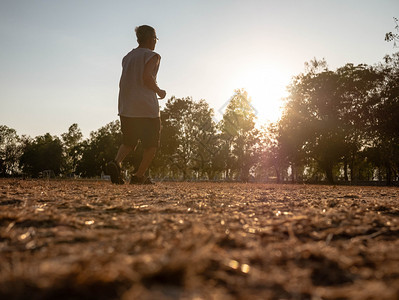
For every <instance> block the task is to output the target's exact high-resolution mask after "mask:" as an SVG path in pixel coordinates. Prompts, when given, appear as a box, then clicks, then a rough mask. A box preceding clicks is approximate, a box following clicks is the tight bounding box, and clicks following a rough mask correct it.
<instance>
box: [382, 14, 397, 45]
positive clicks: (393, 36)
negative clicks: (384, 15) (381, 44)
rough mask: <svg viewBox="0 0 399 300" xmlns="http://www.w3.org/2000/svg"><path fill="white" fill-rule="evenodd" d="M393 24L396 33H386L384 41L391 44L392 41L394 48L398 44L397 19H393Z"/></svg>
mask: <svg viewBox="0 0 399 300" xmlns="http://www.w3.org/2000/svg"><path fill="white" fill-rule="evenodd" d="M393 20H394V22H395V30H396V31H397V32H398V33H393V32H392V31H390V32H388V33H386V34H385V40H386V41H387V42H392V41H393V45H394V47H396V43H397V42H399V24H398V22H399V20H398V18H393Z"/></svg>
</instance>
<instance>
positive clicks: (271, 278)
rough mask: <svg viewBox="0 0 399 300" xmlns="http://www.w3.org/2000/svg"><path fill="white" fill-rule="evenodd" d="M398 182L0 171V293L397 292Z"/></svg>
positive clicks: (242, 295)
mask: <svg viewBox="0 0 399 300" xmlns="http://www.w3.org/2000/svg"><path fill="white" fill-rule="evenodd" d="M398 203H399V189H398V188H394V187H392V188H388V187H351V186H349V187H348V186H322V185H320V186H316V185H313V186H312V185H271V184H237V183H189V182H184V183H176V182H174V183H169V182H160V183H157V184H156V185H154V186H137V185H112V184H111V183H110V182H106V181H75V180H65V181H60V180H17V179H2V180H0V299H197V300H199V299H313V300H316V299H399V250H398V249H399V207H398Z"/></svg>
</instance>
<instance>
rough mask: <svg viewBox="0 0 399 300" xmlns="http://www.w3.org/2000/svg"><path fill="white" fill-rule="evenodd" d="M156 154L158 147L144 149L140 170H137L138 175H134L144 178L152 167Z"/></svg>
mask: <svg viewBox="0 0 399 300" xmlns="http://www.w3.org/2000/svg"><path fill="white" fill-rule="evenodd" d="M156 152H157V147H150V148H147V149H144V153H143V159H142V160H141V163H140V166H139V169H138V170H137V172H136V174H134V175H135V176H137V177H139V178H142V177H143V176H144V174H145V172H146V171H147V169H148V168H149V167H150V165H151V162H152V160H153V159H154V157H155V153H156Z"/></svg>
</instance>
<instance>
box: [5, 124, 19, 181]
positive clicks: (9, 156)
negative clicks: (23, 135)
mask: <svg viewBox="0 0 399 300" xmlns="http://www.w3.org/2000/svg"><path fill="white" fill-rule="evenodd" d="M21 154H22V153H21V145H20V138H19V136H18V135H17V132H16V131H15V130H14V129H12V128H9V127H7V126H5V125H1V126H0V176H11V175H13V174H16V173H17V172H18V171H19V169H18V165H19V158H20V156H21Z"/></svg>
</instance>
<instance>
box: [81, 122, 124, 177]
mask: <svg viewBox="0 0 399 300" xmlns="http://www.w3.org/2000/svg"><path fill="white" fill-rule="evenodd" d="M121 143H122V134H121V129H120V123H119V121H114V122H110V123H108V124H107V125H105V126H103V127H101V128H100V129H98V130H97V131H93V132H91V133H90V139H87V140H84V141H83V142H81V143H80V144H79V146H78V148H80V149H81V150H79V151H81V152H80V153H79V152H78V154H77V155H78V156H81V158H80V160H79V162H78V164H77V166H76V173H78V174H80V175H82V176H85V177H95V176H99V175H100V174H101V172H103V170H105V166H106V163H107V162H109V161H110V160H112V159H114V158H115V156H116V153H117V152H118V148H119V146H120V145H121Z"/></svg>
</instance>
